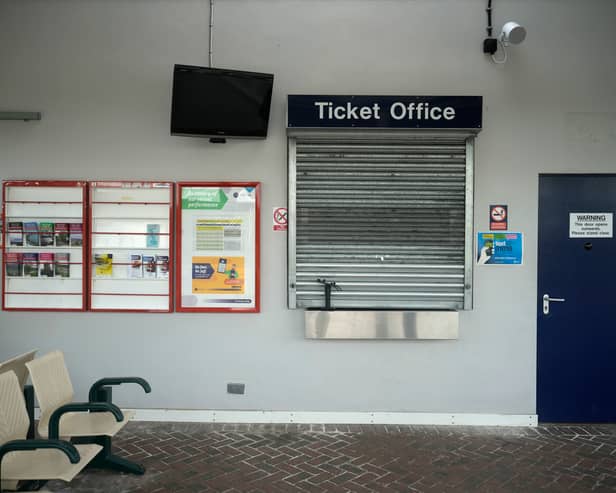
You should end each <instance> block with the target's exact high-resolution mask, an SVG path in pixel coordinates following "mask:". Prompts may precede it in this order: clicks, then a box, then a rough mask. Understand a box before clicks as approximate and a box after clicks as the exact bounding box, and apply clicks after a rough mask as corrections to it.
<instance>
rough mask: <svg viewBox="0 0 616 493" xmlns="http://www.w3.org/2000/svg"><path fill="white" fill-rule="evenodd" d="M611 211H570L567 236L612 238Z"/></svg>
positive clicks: (612, 220) (612, 223) (612, 214)
mask: <svg viewBox="0 0 616 493" xmlns="http://www.w3.org/2000/svg"><path fill="white" fill-rule="evenodd" d="M613 236H614V213H613V212H571V213H570V214H569V238H612V237H613Z"/></svg>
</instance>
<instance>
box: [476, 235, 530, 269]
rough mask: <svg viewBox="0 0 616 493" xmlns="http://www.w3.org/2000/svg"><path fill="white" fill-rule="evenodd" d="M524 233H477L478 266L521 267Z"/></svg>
mask: <svg viewBox="0 0 616 493" xmlns="http://www.w3.org/2000/svg"><path fill="white" fill-rule="evenodd" d="M523 238H524V237H523V235H522V233H509V232H503V233H494V232H491V233H477V264H479V265H495V264H501V265H521V264H522V259H523V246H524V241H523Z"/></svg>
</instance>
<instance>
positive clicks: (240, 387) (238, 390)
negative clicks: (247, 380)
mask: <svg viewBox="0 0 616 493" xmlns="http://www.w3.org/2000/svg"><path fill="white" fill-rule="evenodd" d="M245 390H246V385H244V384H243V383H228V384H227V394H243V393H244V391H245Z"/></svg>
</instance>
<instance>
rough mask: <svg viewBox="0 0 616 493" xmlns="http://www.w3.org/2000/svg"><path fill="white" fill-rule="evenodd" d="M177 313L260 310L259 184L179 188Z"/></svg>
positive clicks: (181, 186)
mask: <svg viewBox="0 0 616 493" xmlns="http://www.w3.org/2000/svg"><path fill="white" fill-rule="evenodd" d="M178 187H179V191H178V199H179V200H180V201H181V204H180V210H181V217H180V221H179V224H180V227H181V232H182V233H181V241H180V243H181V246H180V256H179V262H180V269H178V270H179V272H180V279H179V284H180V286H179V290H180V296H179V307H178V311H250V312H257V311H258V310H259V302H258V286H257V280H258V258H257V252H258V208H259V204H258V201H259V184H258V183H250V184H235V183H234V184H225V183H221V184H209V185H203V186H200V185H186V184H179V185H178Z"/></svg>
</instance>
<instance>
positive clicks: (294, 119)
mask: <svg viewBox="0 0 616 493" xmlns="http://www.w3.org/2000/svg"><path fill="white" fill-rule="evenodd" d="M287 98H288V115H287V126H288V127H289V128H322V127H335V128H426V129H431V128H434V129H454V128H461V129H462V128H466V129H471V128H472V129H477V128H481V123H482V105H483V98H482V97H481V96H341V95H333V96H328V95H289V96H287Z"/></svg>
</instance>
